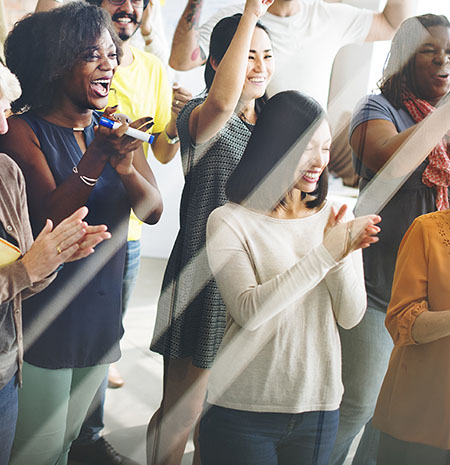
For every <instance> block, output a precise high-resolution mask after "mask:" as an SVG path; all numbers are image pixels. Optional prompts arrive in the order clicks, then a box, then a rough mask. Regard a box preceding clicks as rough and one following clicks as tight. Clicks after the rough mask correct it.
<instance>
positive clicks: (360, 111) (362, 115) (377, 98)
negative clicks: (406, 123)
mask: <svg viewBox="0 0 450 465" xmlns="http://www.w3.org/2000/svg"><path fill="white" fill-rule="evenodd" d="M397 118H398V110H396V109H395V108H394V107H393V106H392V104H391V103H390V102H389V101H388V100H387V99H386V97H384V96H383V95H382V94H370V95H367V96H366V97H363V98H362V99H361V100H360V101H359V102H358V103H357V105H356V107H355V110H354V112H353V115H352V120H351V123H350V133H352V132H353V130H354V129H355V128H356V127H357V126H359V125H360V124H362V123H365V122H367V121H370V120H374V119H384V120H387V121H392V122H395V121H396V119H397Z"/></svg>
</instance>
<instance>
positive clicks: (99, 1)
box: [86, 0, 149, 10]
mask: <svg viewBox="0 0 450 465" xmlns="http://www.w3.org/2000/svg"><path fill="white" fill-rule="evenodd" d="M86 2H87V3H89V4H91V5H94V6H98V7H101V6H102V3H103V0H86ZM148 3H149V0H144V10H145V9H146V8H147V5H148Z"/></svg>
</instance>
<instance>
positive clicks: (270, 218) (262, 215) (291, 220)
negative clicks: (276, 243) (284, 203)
mask: <svg viewBox="0 0 450 465" xmlns="http://www.w3.org/2000/svg"><path fill="white" fill-rule="evenodd" d="M227 203H228V204H229V205H231V206H233V207H237V208H238V209H241V210H243V211H245V212H247V213H250V214H251V215H253V216H257V217H259V218H262V219H265V220H268V221H271V222H275V223H296V222H301V221H305V220H309V219H311V218H315V217H317V216H318V215H321V214H323V212H324V211H326V209H327V207H328V205H329V204H330V201H329V200H328V199H326V200H325V202H324V203H323V205H322V206H321V207H320V209H319V210H318V211H316V212H315V213H313V214H312V215H308V216H303V217H301V218H275V217H273V216H269V215H266V214H265V213H261V212H258V211H256V210H251V209H250V208H247V207H244V206H243V205H240V204H238V203H235V202H231V201H230V200H229V201H228V202H227Z"/></svg>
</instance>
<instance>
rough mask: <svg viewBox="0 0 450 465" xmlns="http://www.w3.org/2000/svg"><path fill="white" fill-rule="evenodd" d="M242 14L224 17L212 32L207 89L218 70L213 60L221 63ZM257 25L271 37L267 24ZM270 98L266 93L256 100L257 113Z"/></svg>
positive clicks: (207, 64)
mask: <svg viewBox="0 0 450 465" xmlns="http://www.w3.org/2000/svg"><path fill="white" fill-rule="evenodd" d="M241 16H242V15H241V14H240V13H237V14H235V15H233V16H228V17H226V18H222V19H221V20H220V21H219V22H218V23H217V24H216V25H215V26H214V29H213V31H212V33H211V40H210V42H209V56H208V59H207V60H206V65H205V84H206V90H207V91H208V92H209V90H210V89H211V86H212V83H213V80H214V76H215V75H216V72H215V70H214V68H213V67H212V65H211V60H213V61H214V62H215V63H220V61H221V60H222V58H223V57H224V55H225V53H226V52H227V50H228V47H229V46H230V44H231V41H232V40H233V37H234V34H235V33H236V30H237V28H238V26H239V21H240V20H241ZM256 27H259V28H260V29H262V30H263V31H264V32H265V33H266V34H267V35H268V36H269V38H270V34H269V31H268V29H267V28H266V26H264V24H262V23H261V22H260V21H258V22H257V23H256ZM267 100H268V98H267V95H266V94H265V93H264V95H263V96H262V97H260V98H258V99H256V102H255V110H256V114H259V113H260V112H261V109H262V107H263V106H264V104H265V103H266V102H267Z"/></svg>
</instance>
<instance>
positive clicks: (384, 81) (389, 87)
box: [378, 13, 450, 108]
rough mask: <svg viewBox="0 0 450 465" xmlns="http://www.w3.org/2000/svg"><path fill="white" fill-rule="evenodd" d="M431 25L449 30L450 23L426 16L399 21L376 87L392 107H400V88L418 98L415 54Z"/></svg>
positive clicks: (441, 17) (401, 103)
mask: <svg viewBox="0 0 450 465" xmlns="http://www.w3.org/2000/svg"><path fill="white" fill-rule="evenodd" d="M433 26H443V27H447V28H450V23H449V21H448V19H447V17H445V16H444V15H434V14H431V13H430V14H426V15H421V16H413V17H412V18H408V19H406V20H405V21H403V23H402V24H401V25H400V27H399V29H398V31H397V32H396V34H395V36H394V38H393V39H392V45H391V50H390V52H389V55H388V59H387V61H386V65H385V67H384V70H383V77H382V78H381V79H380V81H379V83H378V87H379V89H380V90H381V93H382V94H383V95H384V96H385V97H386V98H387V99H388V100H389V102H391V104H392V105H393V106H394V107H395V108H400V107H401V106H402V105H403V99H402V92H403V90H404V89H408V90H410V91H411V92H412V93H413V94H414V95H415V96H416V97H418V95H417V94H418V91H417V86H416V81H415V58H416V53H417V50H418V49H419V47H420V46H421V45H422V43H423V41H424V40H425V39H426V36H427V34H428V31H427V30H428V28H430V27H433Z"/></svg>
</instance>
